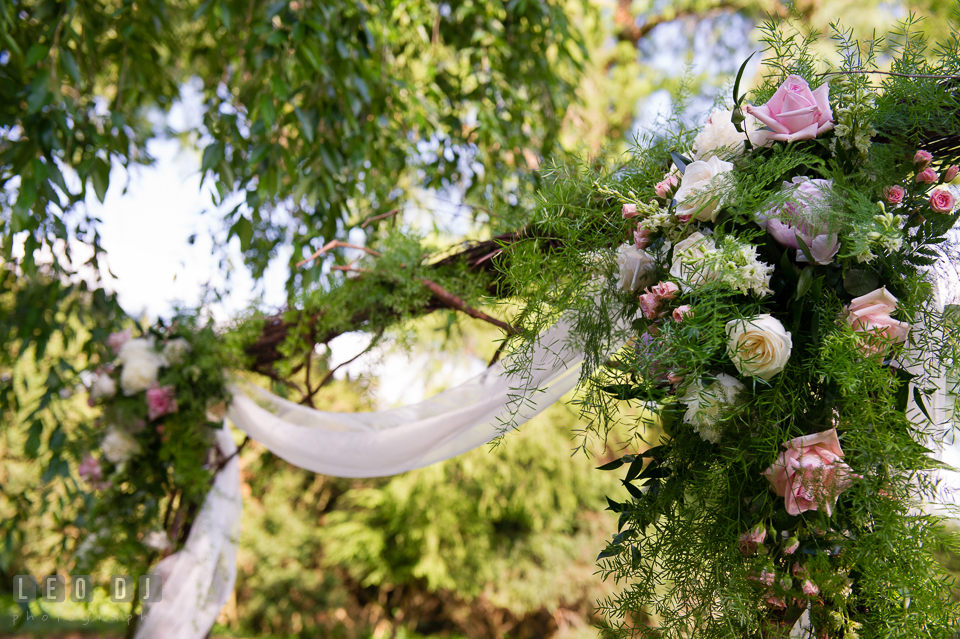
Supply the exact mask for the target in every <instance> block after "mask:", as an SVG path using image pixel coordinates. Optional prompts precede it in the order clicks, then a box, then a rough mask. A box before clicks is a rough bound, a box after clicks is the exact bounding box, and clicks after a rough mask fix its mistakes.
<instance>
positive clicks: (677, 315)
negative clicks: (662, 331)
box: [673, 304, 693, 322]
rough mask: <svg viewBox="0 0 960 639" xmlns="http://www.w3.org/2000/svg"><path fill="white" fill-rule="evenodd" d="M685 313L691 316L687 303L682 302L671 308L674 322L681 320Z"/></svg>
mask: <svg viewBox="0 0 960 639" xmlns="http://www.w3.org/2000/svg"><path fill="white" fill-rule="evenodd" d="M687 315H690V316H691V317H692V316H693V310H692V309H691V308H690V305H689V304H683V305H681V306H678V307H677V308H675V309H673V319H674V321H676V322H682V321H683V318H684V317H686V316H687Z"/></svg>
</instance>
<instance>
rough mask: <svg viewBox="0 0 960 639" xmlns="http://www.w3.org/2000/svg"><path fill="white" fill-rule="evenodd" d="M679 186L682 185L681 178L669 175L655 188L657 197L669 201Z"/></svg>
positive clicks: (672, 174)
mask: <svg viewBox="0 0 960 639" xmlns="http://www.w3.org/2000/svg"><path fill="white" fill-rule="evenodd" d="M678 184H680V178H678V177H677V174H676V173H667V174H666V175H664V176H663V180H662V181H660V182H657V185H656V186H655V187H653V189H654V191H656V192H657V197H659V198H662V199H664V200H669V199H670V196H671V195H672V194H673V191H675V190H676V188H677V185H678Z"/></svg>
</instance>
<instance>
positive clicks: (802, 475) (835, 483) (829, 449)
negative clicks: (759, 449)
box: [763, 428, 859, 516]
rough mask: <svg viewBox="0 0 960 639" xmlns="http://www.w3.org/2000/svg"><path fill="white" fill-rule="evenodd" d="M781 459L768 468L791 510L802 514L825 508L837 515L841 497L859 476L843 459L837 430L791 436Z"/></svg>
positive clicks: (793, 513) (778, 490)
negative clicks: (834, 509)
mask: <svg viewBox="0 0 960 639" xmlns="http://www.w3.org/2000/svg"><path fill="white" fill-rule="evenodd" d="M783 447H784V448H786V449H787V450H786V451H785V452H783V453H780V456H779V457H778V458H777V461H776V462H774V463H773V465H772V466H770V468H768V469H767V470H765V471H764V473H763V474H764V476H765V477H766V478H767V480H768V481H769V482H770V483H771V484H773V488H774V490H776V492H777V495H778V496H780V497H783V498H784V501H785V505H786V508H787V513H789V514H791V515H799V514H800V513H802V512H805V511H807V510H819V509H820V508H822V509H823V510H824V511H825V512H826V513H827V516H830V515H833V506H834V505H835V504H836V503H837V497H839V495H840V493H841V492H843V491H844V490H845V489H846V488H847V487H848V486H849V485H850V484H851V483H853V479H854V478H857V477H859V476H858V475H855V474H854V473H853V472H852V471H851V470H850V467H849V466H847V465H846V464H845V463H844V462H843V461H841V460H842V459H843V451H842V450H840V440H839V439H837V429H836V428H832V429H830V430H828V431H824V432H822V433H815V434H813V435H806V436H804V437H797V438H796V439H791V440H790V441H789V442H787V443H785V444H784V445H783Z"/></svg>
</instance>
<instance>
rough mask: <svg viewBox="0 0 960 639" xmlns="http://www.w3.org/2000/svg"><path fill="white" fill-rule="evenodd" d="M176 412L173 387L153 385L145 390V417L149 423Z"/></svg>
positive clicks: (175, 397) (175, 398)
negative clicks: (146, 416)
mask: <svg viewBox="0 0 960 639" xmlns="http://www.w3.org/2000/svg"><path fill="white" fill-rule="evenodd" d="M177 410H178V408H177V396H176V389H174V387H173V386H157V385H154V386H152V387H150V388H148V389H147V415H148V416H149V418H150V420H151V421H152V420H154V419H156V418H157V417H160V416H161V415H167V414H169V413H175V412H177Z"/></svg>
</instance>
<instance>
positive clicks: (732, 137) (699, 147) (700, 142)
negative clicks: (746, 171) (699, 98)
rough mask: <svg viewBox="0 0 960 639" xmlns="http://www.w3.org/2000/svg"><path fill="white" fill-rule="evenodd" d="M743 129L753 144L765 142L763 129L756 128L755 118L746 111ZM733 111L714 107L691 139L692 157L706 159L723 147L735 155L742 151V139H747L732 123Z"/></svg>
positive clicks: (759, 144)
mask: <svg viewBox="0 0 960 639" xmlns="http://www.w3.org/2000/svg"><path fill="white" fill-rule="evenodd" d="M743 115H744V121H743V130H744V131H745V132H748V133H749V134H750V141H751V142H752V143H753V144H754V145H755V146H763V145H764V144H766V143H767V136H766V132H765V131H758V130H757V119H756V118H755V117H753V116H752V115H750V114H748V113H744V114H743ZM732 118H733V111H726V110H721V109H716V110H715V111H714V112H713V113H711V114H710V118H709V119H708V120H707V123H706V124H705V125H704V126H703V129H701V130H700V133H698V134H697V137H696V138H694V140H693V150H694V153H693V155H694V158H695V159H697V160H707V159H710V158H711V157H713V156H714V155H716V152H717V151H719V150H721V149H725V150H727V151H729V152H731V153H734V154H736V155H741V154H743V152H744V149H745V145H744V141H745V140H746V139H747V135H746V133H741V132H740V131H737V127H735V126H734V125H733V119H732Z"/></svg>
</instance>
